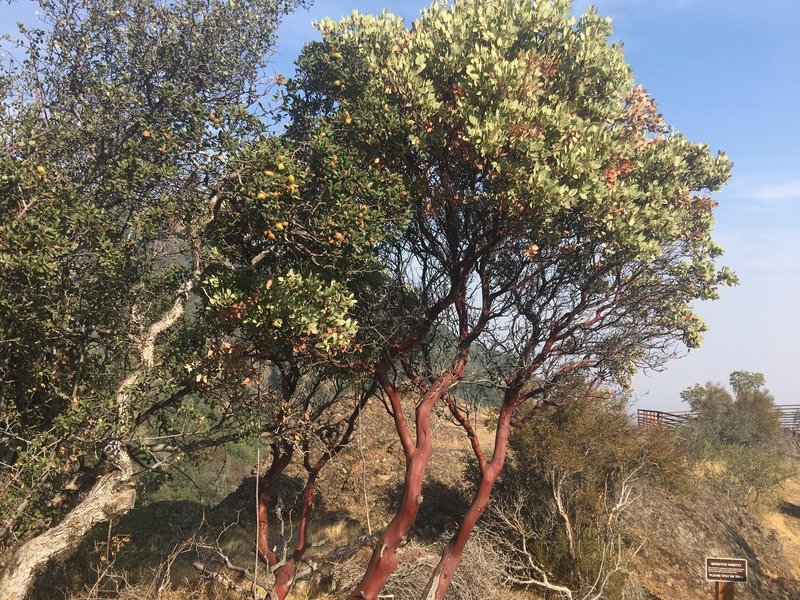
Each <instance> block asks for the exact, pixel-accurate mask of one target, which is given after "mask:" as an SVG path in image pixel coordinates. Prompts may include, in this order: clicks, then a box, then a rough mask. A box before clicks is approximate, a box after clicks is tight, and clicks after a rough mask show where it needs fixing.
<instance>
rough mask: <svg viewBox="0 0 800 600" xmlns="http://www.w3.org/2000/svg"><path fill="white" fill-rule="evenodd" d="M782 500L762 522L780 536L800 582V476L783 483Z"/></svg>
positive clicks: (795, 575)
mask: <svg viewBox="0 0 800 600" xmlns="http://www.w3.org/2000/svg"><path fill="white" fill-rule="evenodd" d="M780 498H781V502H780V503H779V505H778V507H777V508H776V509H775V510H770V511H768V512H766V513H765V514H764V515H763V516H762V518H761V521H762V523H763V524H764V526H765V527H768V528H769V529H772V530H773V531H774V532H775V534H776V535H777V536H778V539H779V540H780V541H781V544H782V545H783V551H784V553H785V554H786V558H787V559H788V562H789V564H790V565H791V572H792V576H793V577H795V578H796V579H798V580H800V475H796V476H795V477H793V478H791V479H788V480H786V481H785V482H784V483H783V485H782V486H781V491H780Z"/></svg>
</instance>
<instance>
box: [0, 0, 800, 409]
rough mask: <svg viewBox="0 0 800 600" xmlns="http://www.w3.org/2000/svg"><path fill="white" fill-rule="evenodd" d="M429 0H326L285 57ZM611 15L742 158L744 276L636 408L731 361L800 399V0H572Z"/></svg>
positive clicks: (736, 226)
mask: <svg viewBox="0 0 800 600" xmlns="http://www.w3.org/2000/svg"><path fill="white" fill-rule="evenodd" d="M428 4H429V2H428V1H427V0H317V2H316V3H315V5H314V6H313V7H312V9H311V10H310V11H300V12H298V13H295V14H294V15H291V16H290V17H288V18H287V19H286V21H285V22H284V24H283V26H282V27H281V31H280V37H279V41H278V51H277V54H276V56H275V69H276V70H278V71H280V72H283V73H287V74H288V73H290V72H291V69H292V60H293V58H294V57H295V56H296V55H297V53H298V52H299V50H300V48H301V47H302V45H303V44H304V43H305V42H306V41H308V40H310V39H313V38H315V37H316V35H317V34H316V32H315V30H314V29H313V28H312V27H311V24H310V23H311V21H313V20H317V19H320V18H322V17H324V16H330V17H332V18H338V17H341V16H343V15H345V14H348V13H350V12H351V11H352V10H354V9H357V10H359V11H360V12H380V10H381V9H383V8H386V9H388V10H389V11H390V12H393V13H395V14H397V15H400V16H402V17H404V18H405V19H406V20H407V21H408V22H410V21H411V20H413V19H414V18H415V17H416V16H417V15H418V14H419V11H420V9H422V8H424V7H426V6H427V5H428ZM589 4H594V5H595V6H597V7H598V10H599V11H600V13H601V14H602V15H604V16H608V17H611V19H612V21H613V23H614V24H615V26H616V34H615V38H616V39H618V40H621V41H623V42H624V45H625V55H626V57H627V59H628V61H629V62H630V63H631V65H632V66H633V69H634V73H635V76H636V79H637V82H639V83H641V84H643V85H644V86H645V87H646V88H647V89H648V90H649V91H650V92H651V93H652V94H653V95H654V96H655V98H656V100H657V101H658V103H659V108H660V110H661V111H662V112H663V114H664V116H665V117H666V120H667V122H668V123H670V124H671V125H672V126H673V127H674V128H675V129H678V130H681V131H683V132H685V133H686V135H687V137H688V138H689V139H691V140H694V141H704V142H708V143H709V144H710V145H711V146H712V148H714V149H722V150H724V151H725V152H727V154H728V155H729V156H730V157H731V159H732V160H733V161H734V163H735V167H734V172H733V179H732V181H731V183H730V184H729V185H728V186H727V187H726V188H725V189H724V190H723V191H722V192H721V193H719V194H718V195H717V196H716V199H717V200H718V201H719V203H720V205H719V208H718V209H717V219H718V224H717V229H716V237H717V239H718V240H719V241H720V242H721V243H722V244H723V246H725V248H726V250H727V253H726V255H725V257H724V259H723V263H724V264H726V265H728V266H730V267H731V268H732V269H733V270H734V271H736V272H737V273H738V275H739V277H740V279H741V284H740V285H739V286H738V287H736V288H732V289H726V290H723V292H722V299H721V300H719V301H717V302H714V303H708V304H704V305H701V306H699V307H698V308H699V311H700V313H701V314H702V315H703V317H704V318H705V319H706V321H707V322H708V324H709V327H710V330H709V332H708V333H707V334H706V339H705V343H704V345H703V347H702V348H701V349H700V350H697V351H694V352H692V353H690V354H689V355H688V356H685V357H683V358H681V359H679V360H676V361H673V362H671V363H670V364H669V365H668V367H667V369H666V370H665V371H664V372H662V373H658V374H653V375H649V376H639V377H637V379H636V381H635V384H636V388H637V397H638V406H639V407H641V408H657V409H662V410H669V409H681V408H684V406H682V405H681V403H680V398H679V393H680V391H681V390H682V389H684V388H686V387H688V386H690V385H692V384H694V383H696V382H705V381H708V380H713V381H722V382H726V381H727V377H728V374H729V373H730V372H731V371H734V370H739V369H745V370H750V371H761V372H763V373H764V374H765V375H766V379H767V385H768V387H769V388H770V389H771V390H772V392H773V393H774V394H775V397H776V400H777V402H778V403H797V402H800V394H798V393H797V390H798V384H797V383H796V381H797V380H796V378H795V370H799V371H800V365H798V364H797V358H798V356H800V351H798V344H799V343H800V318H799V317H798V314H797V313H798V309H797V307H796V305H797V303H798V302H797V299H798V298H800V262H799V261H798V259H800V112H798V111H799V110H800V101H799V100H800V65H799V64H798V63H800V36H798V35H797V23H799V22H800V2H798V1H797V0H762V1H761V2H754V1H753V0H596V1H595V2H588V1H585V0H575V2H574V10H575V12H581V11H583V10H584V9H585V8H586V7H587V6H588V5H589ZM34 10H35V7H34V6H33V5H32V4H31V3H30V2H28V1H27V0H25V1H22V0H21V1H18V2H15V3H12V4H11V6H8V5H7V4H6V3H5V2H4V1H3V0H0V32H6V31H11V30H12V29H13V24H14V22H15V21H17V20H24V21H26V22H31V21H32V20H33V19H34V18H35V17H34Z"/></svg>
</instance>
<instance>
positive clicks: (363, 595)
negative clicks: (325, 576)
mask: <svg viewBox="0 0 800 600" xmlns="http://www.w3.org/2000/svg"><path fill="white" fill-rule="evenodd" d="M430 456H431V446H430V440H428V443H427V445H425V446H419V445H418V446H417V448H416V450H415V452H414V453H413V454H412V456H410V457H406V475H405V480H404V485H403V498H402V500H401V501H400V507H399V508H398V510H397V513H395V516H394V518H393V519H392V521H391V522H390V523H389V525H388V526H387V527H386V530H385V531H384V532H383V534H382V535H381V536H380V538H378V542H377V544H376V546H375V549H374V550H373V551H372V558H371V559H370V561H369V566H368V567H367V570H366V572H365V573H364V577H363V579H362V580H361V583H360V584H359V586H358V587H357V588H356V589H355V590H354V591H353V592H352V593H351V594H350V596H348V598H349V599H350V600H375V599H376V598H377V597H378V594H379V593H380V591H381V590H382V589H383V586H384V585H386V582H387V581H388V579H389V576H390V575H391V574H392V572H393V571H394V570H395V569H396V568H397V548H398V547H399V546H400V544H401V543H402V541H403V539H404V538H405V537H406V535H407V534H408V532H409V530H410V529H411V526H412V525H413V524H414V520H415V519H416V518H417V512H419V505H420V504H422V480H423V478H424V477H425V469H426V468H427V466H428V461H429V460H430Z"/></svg>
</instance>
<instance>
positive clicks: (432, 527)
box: [386, 481, 469, 543]
mask: <svg viewBox="0 0 800 600" xmlns="http://www.w3.org/2000/svg"><path fill="white" fill-rule="evenodd" d="M402 496H403V486H402V485H397V486H395V487H394V488H393V489H392V490H391V491H389V492H388V493H387V497H386V500H387V504H388V505H389V506H394V507H396V506H397V505H398V504H399V503H400V499H401V498H402ZM468 508H469V502H468V501H467V500H466V498H465V496H464V493H463V492H462V491H461V489H460V488H459V487H458V486H456V485H448V484H446V483H442V482H441V481H429V482H427V483H425V484H423V486H422V504H421V505H420V508H419V513H417V519H416V521H415V522H414V525H413V527H412V528H411V531H409V536H410V537H413V538H416V539H418V540H421V541H423V542H426V543H433V542H436V541H438V540H439V539H440V538H441V536H442V534H443V533H445V532H447V531H453V530H454V529H455V528H456V527H458V524H459V522H460V521H461V518H462V517H463V516H464V513H465V512H466V511H467V509H468Z"/></svg>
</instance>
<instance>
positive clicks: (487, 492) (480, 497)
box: [424, 404, 513, 600]
mask: <svg viewBox="0 0 800 600" xmlns="http://www.w3.org/2000/svg"><path fill="white" fill-rule="evenodd" d="M512 412H513V408H512V405H510V404H506V405H504V406H503V407H502V408H501V409H500V415H499V420H498V423H497V432H496V434H495V443H494V454H493V455H492V460H491V461H486V460H485V459H484V458H483V455H482V454H481V453H480V451H478V452H476V455H477V457H478V460H479V463H480V468H481V480H480V483H479V485H478V490H477V492H476V493H475V497H474V498H473V499H472V504H470V507H469V509H468V510H467V512H466V514H465V515H464V518H463V519H462V520H461V523H460V524H459V526H458V531H456V534H455V535H454V536H453V539H452V540H450V543H449V544H447V546H446V547H445V549H444V550H443V551H442V557H441V559H440V560H439V564H438V565H436V568H435V569H434V571H433V575H431V578H430V580H429V581H428V587H427V588H426V591H425V595H424V598H425V600H443V598H444V595H445V594H446V593H447V590H448V588H449V587H450V583H451V582H452V580H453V575H454V574H455V572H456V569H458V566H459V565H460V564H461V556H462V555H463V553H464V548H465V547H466V545H467V542H468V541H469V537H470V535H472V530H473V529H474V528H475V524H476V523H477V522H478V519H480V518H481V516H482V515H483V513H484V512H485V511H486V507H487V506H489V499H490V496H491V493H492V489H493V488H494V484H495V482H496V481H497V478H498V476H499V475H500V472H501V471H502V469H503V464H504V463H505V459H506V449H507V447H508V435H509V430H510V428H511V414H512ZM473 447H474V446H473Z"/></svg>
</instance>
